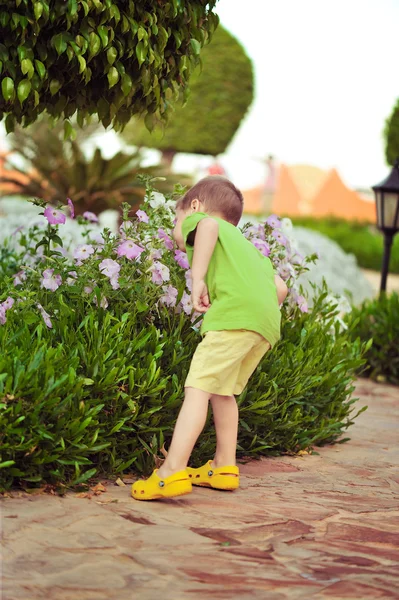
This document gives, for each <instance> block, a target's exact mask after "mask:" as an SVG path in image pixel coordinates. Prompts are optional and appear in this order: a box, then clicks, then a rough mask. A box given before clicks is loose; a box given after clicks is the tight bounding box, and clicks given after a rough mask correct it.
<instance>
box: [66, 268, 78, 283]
mask: <svg viewBox="0 0 399 600" xmlns="http://www.w3.org/2000/svg"><path fill="white" fill-rule="evenodd" d="M68 275H69V277H68V279H67V280H66V282H67V284H68V285H73V284H74V283H75V281H76V280H77V278H78V274H77V272H76V271H69V273H68Z"/></svg>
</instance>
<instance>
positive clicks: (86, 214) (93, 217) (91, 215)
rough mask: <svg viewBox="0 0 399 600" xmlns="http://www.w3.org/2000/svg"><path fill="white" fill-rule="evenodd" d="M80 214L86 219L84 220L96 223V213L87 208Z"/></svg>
mask: <svg viewBox="0 0 399 600" xmlns="http://www.w3.org/2000/svg"><path fill="white" fill-rule="evenodd" d="M82 216H83V218H84V219H86V221H90V223H98V217H97V215H95V214H94V213H93V212H90V211H89V210H86V211H85V212H84V213H83V215H82Z"/></svg>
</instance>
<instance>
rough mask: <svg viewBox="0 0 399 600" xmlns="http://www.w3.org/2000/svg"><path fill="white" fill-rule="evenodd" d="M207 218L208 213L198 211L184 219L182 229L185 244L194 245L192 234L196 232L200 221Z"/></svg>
mask: <svg viewBox="0 0 399 600" xmlns="http://www.w3.org/2000/svg"><path fill="white" fill-rule="evenodd" d="M206 218H207V215H206V214H204V213H200V212H197V213H194V214H193V215H189V216H188V217H186V218H185V219H184V221H183V224H182V227H181V230H182V234H183V239H184V245H185V246H194V236H193V235H191V234H194V233H195V230H196V229H197V225H198V223H199V222H200V221H202V219H206Z"/></svg>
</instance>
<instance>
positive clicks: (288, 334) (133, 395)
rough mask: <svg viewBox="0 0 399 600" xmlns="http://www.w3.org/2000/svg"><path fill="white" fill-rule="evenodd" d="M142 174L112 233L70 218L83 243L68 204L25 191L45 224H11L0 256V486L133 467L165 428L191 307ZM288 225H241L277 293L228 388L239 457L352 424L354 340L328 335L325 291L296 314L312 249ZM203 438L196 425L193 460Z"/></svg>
mask: <svg viewBox="0 0 399 600" xmlns="http://www.w3.org/2000/svg"><path fill="white" fill-rule="evenodd" d="M146 185H147V196H146V201H145V203H144V205H143V206H142V207H141V209H140V210H138V211H137V213H136V218H135V219H134V220H132V221H130V220H129V219H128V212H129V206H128V205H125V206H124V215H123V223H122V226H121V228H120V231H119V233H118V235H111V233H110V231H108V230H104V231H103V232H102V234H101V235H100V236H99V235H98V231H97V230H93V229H92V223H93V222H95V221H96V216H95V215H94V214H93V213H85V214H84V215H83V216H78V217H77V220H78V221H79V223H80V224H81V227H82V237H83V240H84V243H80V244H78V245H76V244H75V245H74V244H68V245H66V246H65V247H64V246H63V239H62V227H64V223H65V221H66V220H67V219H70V218H73V216H74V210H73V203H72V201H71V200H68V203H67V204H66V205H65V207H60V206H57V207H50V206H48V205H46V204H45V203H43V202H42V201H40V200H35V201H34V202H35V203H36V204H37V205H39V206H42V208H43V209H44V210H43V214H44V217H45V218H46V220H47V227H46V228H45V229H43V228H41V227H39V226H35V227H33V228H31V229H28V230H25V229H22V230H21V231H19V232H18V233H17V234H16V236H15V239H14V242H13V244H9V245H7V247H6V252H3V253H2V254H0V277H1V278H2V286H1V292H0V348H1V353H0V432H1V433H0V448H1V450H0V452H1V456H0V467H2V469H1V471H0V472H1V473H2V474H3V478H4V485H11V484H12V483H13V482H15V481H20V482H39V481H41V480H56V481H61V482H62V481H68V482H73V483H79V482H82V481H85V480H87V479H89V478H90V477H91V476H93V475H94V474H95V473H96V472H97V471H99V470H103V471H108V472H114V473H115V472H122V471H124V470H126V469H128V468H129V467H130V465H132V464H134V467H135V469H136V470H138V471H145V470H148V469H149V468H151V466H152V463H153V456H154V455H156V454H157V452H158V450H159V449H160V448H161V447H162V446H163V444H164V442H165V439H168V438H169V436H170V433H171V431H172V426H173V423H174V420H175V417H176V411H177V410H178V407H179V403H180V401H181V398H182V394H183V385H184V379H185V376H186V373H187V370H188V366H189V363H190V358H191V356H192V353H193V351H194V349H195V346H196V344H197V343H198V341H199V335H198V326H199V323H200V319H201V316H200V315H198V314H195V313H193V311H192V305H191V299H190V290H191V276H190V270H189V265H188V262H187V258H186V255H185V254H184V253H182V252H180V251H179V250H177V249H176V248H175V246H174V242H173V240H172V238H171V230H172V228H173V221H174V211H173V208H174V201H173V200H172V199H171V198H165V197H164V196H162V195H161V194H160V193H158V192H156V191H154V190H153V188H152V184H151V181H149V180H147V182H146ZM177 192H178V193H180V192H181V190H177ZM289 230H290V223H289V221H287V220H283V222H282V221H280V220H279V219H278V218H277V217H274V216H273V217H269V219H267V221H266V222H265V223H262V224H259V225H249V224H248V225H245V226H244V227H243V233H244V235H245V236H246V237H247V238H248V239H249V240H251V241H252V243H253V244H254V245H255V246H256V247H257V248H258V249H259V250H260V251H261V252H262V253H263V254H264V255H265V256H269V257H270V259H271V260H272V262H273V264H274V266H275V269H276V271H277V272H278V273H279V274H280V276H281V277H282V278H283V279H284V280H285V281H286V282H287V284H288V287H289V290H290V292H289V295H288V297H287V300H286V302H285V303H284V306H283V309H282V310H283V337H282V340H281V342H279V344H278V345H277V346H276V348H275V349H274V350H273V352H272V353H270V354H269V355H267V356H266V358H265V359H264V361H263V363H262V365H261V366H260V367H259V369H258V371H257V373H256V375H254V377H253V378H252V379H251V382H250V385H249V386H248V388H247V390H246V391H245V392H244V393H243V394H242V396H241V397H240V399H239V403H240V406H241V414H242V433H241V438H240V440H239V443H240V448H241V450H242V452H245V453H246V454H254V455H258V454H262V453H265V452H270V451H273V450H274V451H280V452H281V451H297V450H299V449H301V448H306V447H309V446H310V445H312V444H314V443H321V442H323V441H331V440H334V439H336V438H337V437H338V436H339V435H340V434H341V432H342V430H343V429H344V428H346V427H347V426H348V425H349V424H350V423H351V422H352V421H351V420H350V417H349V415H350V413H351V411H352V404H353V402H354V401H353V400H350V399H349V397H350V394H351V392H352V390H353V388H352V386H351V382H352V380H353V372H354V370H355V369H357V368H359V366H360V365H361V364H362V359H361V354H362V346H361V344H360V342H359V341H356V340H355V341H354V342H353V343H352V344H349V343H348V341H347V338H346V336H345V335H343V334H342V333H340V332H341V329H342V322H340V321H339V309H338V308H337V306H338V303H337V301H336V300H334V298H329V296H328V292H327V291H326V290H325V289H324V290H320V291H319V292H318V294H317V297H315V298H314V300H313V308H312V311H310V312H308V306H307V301H306V298H305V297H304V296H303V294H302V293H301V289H300V288H299V286H298V281H297V280H298V277H299V275H300V274H301V273H303V272H304V271H305V270H306V269H307V265H308V263H309V262H311V261H313V260H315V257H314V256H311V257H303V256H301V255H300V254H299V253H298V252H297V250H296V249H295V247H294V246H293V244H292V240H291V239H290V235H289V233H290V231H289ZM17 236H19V239H18V241H17V240H16V237H17ZM320 348H323V352H322V353H320ZM213 443H214V440H213V434H212V433H211V432H209V431H208V430H207V431H206V434H205V435H204V436H203V438H201V442H200V444H199V445H198V448H197V450H196V455H195V457H194V460H195V459H197V460H203V459H204V458H205V456H206V457H208V456H209V453H210V452H211V448H212V444H213Z"/></svg>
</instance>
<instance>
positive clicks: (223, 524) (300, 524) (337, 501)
mask: <svg viewBox="0 0 399 600" xmlns="http://www.w3.org/2000/svg"><path fill="white" fill-rule="evenodd" d="M357 391H358V393H359V394H360V396H361V401H360V404H362V405H365V404H368V405H369V409H368V410H367V411H366V412H364V413H362V415H360V417H359V418H358V420H357V422H356V425H355V426H353V427H352V428H351V429H350V433H349V435H350V436H351V441H350V442H348V443H346V444H343V445H335V446H329V447H325V448H321V449H319V450H318V452H319V455H311V456H309V455H305V456H301V457H278V458H271V459H264V460H261V461H251V462H250V463H248V464H246V465H245V466H243V467H242V473H243V477H242V487H241V489H240V490H238V491H237V492H233V493H231V492H218V491H214V490H207V489H203V488H197V489H195V491H194V493H193V494H191V495H189V496H184V497H182V498H180V499H174V500H173V499H171V500H168V501H163V502H137V501H134V500H132V499H130V498H129V487H127V486H126V487H118V486H116V485H114V484H113V483H110V482H108V483H104V486H105V488H106V491H104V492H102V491H101V490H102V489H105V488H103V487H102V486H101V485H100V486H97V488H95V491H96V493H97V494H98V495H92V497H91V499H87V497H76V494H69V495H67V496H66V497H64V498H59V497H55V496H51V495H46V494H40V495H36V496H27V495H22V496H21V495H20V494H18V493H14V494H13V496H14V497H11V498H5V499H4V500H3V502H2V513H3V515H2V524H3V528H4V550H5V553H4V565H3V597H2V600H36V599H51V600H125V599H134V600H157V599H159V598H160V599H165V600H186V599H187V600H189V599H190V600H191V599H192V600H197V599H201V598H210V599H215V600H216V599H237V600H238V599H240V600H249V599H251V600H254V599H255V600H257V599H262V600H263V599H265V600H285V599H289V600H295V599H297V598H298V599H299V598H303V599H305V598H306V599H308V598H312V599H313V598H314V599H315V600H324V599H325V600H332V599H346V598H360V599H368V598H373V599H375V598H399V470H398V463H399V434H398V431H399V390H398V388H396V389H395V388H393V387H390V386H386V385H376V384H374V383H371V382H368V381H359V382H358V384H357Z"/></svg>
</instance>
